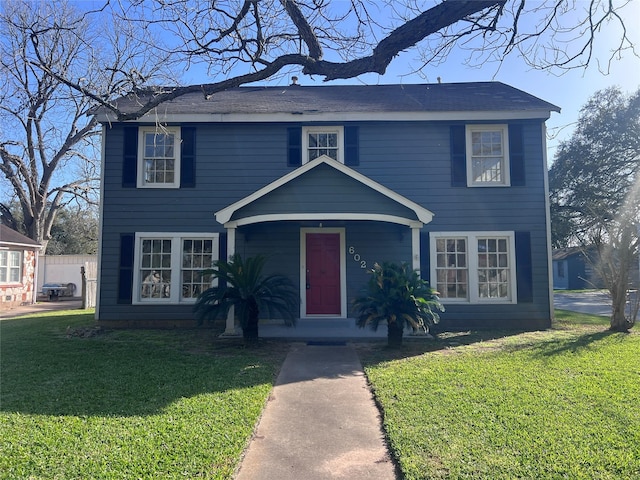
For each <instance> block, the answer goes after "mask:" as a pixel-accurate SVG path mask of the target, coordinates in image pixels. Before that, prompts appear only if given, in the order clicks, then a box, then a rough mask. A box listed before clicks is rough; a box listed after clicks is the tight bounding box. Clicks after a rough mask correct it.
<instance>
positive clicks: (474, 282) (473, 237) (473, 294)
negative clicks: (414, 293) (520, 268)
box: [429, 231, 518, 304]
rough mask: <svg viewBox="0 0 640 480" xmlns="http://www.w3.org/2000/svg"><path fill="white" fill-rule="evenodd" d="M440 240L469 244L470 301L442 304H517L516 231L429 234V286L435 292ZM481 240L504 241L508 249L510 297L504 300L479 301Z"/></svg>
mask: <svg viewBox="0 0 640 480" xmlns="http://www.w3.org/2000/svg"><path fill="white" fill-rule="evenodd" d="M440 238H456V239H460V238H464V239H466V242H467V269H468V270H467V271H468V273H467V281H468V286H467V298H441V301H442V302H443V303H450V304H453V303H463V304H496V303H498V304H515V303H517V302H518V298H517V274H516V242H515V234H514V232H513V231H487V232H482V231H474V232H430V233H429V259H430V265H431V267H430V276H431V281H430V282H429V283H430V284H431V285H432V286H433V288H437V251H436V240H438V239H440ZM480 238H498V239H501V238H505V239H506V240H507V248H508V250H509V251H508V263H509V282H508V287H509V294H508V296H507V297H505V298H485V297H480V295H479V292H478V288H479V280H478V269H479V267H478V239H480Z"/></svg>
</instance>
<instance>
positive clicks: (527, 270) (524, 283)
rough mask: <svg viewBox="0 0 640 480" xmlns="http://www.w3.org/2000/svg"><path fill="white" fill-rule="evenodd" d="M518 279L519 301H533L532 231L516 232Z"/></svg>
mask: <svg viewBox="0 0 640 480" xmlns="http://www.w3.org/2000/svg"><path fill="white" fill-rule="evenodd" d="M515 235H516V236H515V240H516V275H517V276H516V280H517V283H518V303H531V302H533V263H532V261H531V233H530V232H516V234H515Z"/></svg>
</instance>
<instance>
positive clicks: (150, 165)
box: [138, 127, 180, 188]
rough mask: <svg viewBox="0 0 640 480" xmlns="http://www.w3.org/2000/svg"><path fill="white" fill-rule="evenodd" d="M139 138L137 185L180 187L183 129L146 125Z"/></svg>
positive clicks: (141, 129)
mask: <svg viewBox="0 0 640 480" xmlns="http://www.w3.org/2000/svg"><path fill="white" fill-rule="evenodd" d="M139 135H140V137H139V141H138V145H139V147H138V187H152V188H179V187H180V129H179V128H177V127H148V128H147V127H143V128H140V131H139Z"/></svg>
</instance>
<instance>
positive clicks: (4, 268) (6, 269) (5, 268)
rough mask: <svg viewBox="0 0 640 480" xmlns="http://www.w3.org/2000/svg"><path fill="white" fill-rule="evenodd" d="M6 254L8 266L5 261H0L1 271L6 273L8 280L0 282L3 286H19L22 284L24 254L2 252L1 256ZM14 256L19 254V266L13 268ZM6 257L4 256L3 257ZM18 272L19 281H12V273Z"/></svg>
mask: <svg viewBox="0 0 640 480" xmlns="http://www.w3.org/2000/svg"><path fill="white" fill-rule="evenodd" d="M5 253H6V259H7V260H6V265H4V263H5V262H4V261H0V270H2V271H4V272H5V276H4V277H5V278H6V280H0V284H1V285H18V284H21V283H22V265H23V262H24V254H23V252H22V251H21V250H2V251H1V252H0V254H5ZM12 254H14V255H15V254H17V255H18V265H17V266H12V265H11V256H12ZM3 256H4V255H3ZM16 269H17V270H18V280H11V271H12V270H16ZM1 278H2V276H0V279H1Z"/></svg>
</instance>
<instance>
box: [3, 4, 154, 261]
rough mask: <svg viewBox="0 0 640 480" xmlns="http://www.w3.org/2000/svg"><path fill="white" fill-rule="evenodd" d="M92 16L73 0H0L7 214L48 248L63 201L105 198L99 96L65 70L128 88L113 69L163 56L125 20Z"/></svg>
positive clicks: (103, 85)
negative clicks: (103, 21)
mask: <svg viewBox="0 0 640 480" xmlns="http://www.w3.org/2000/svg"><path fill="white" fill-rule="evenodd" d="M90 18H93V17H92V16H91V13H90V12H80V11H78V10H76V9H74V8H72V7H71V6H70V5H68V4H66V3H65V2H51V3H49V2H39V1H27V0H6V1H3V2H0V31H2V35H1V36H0V85H1V86H2V88H0V121H1V122H2V127H1V130H0V172H1V173H2V174H3V175H2V176H1V177H0V185H2V187H3V188H2V195H1V196H0V217H1V219H2V222H3V223H5V224H7V225H9V226H10V227H11V228H14V229H16V230H19V231H22V232H24V233H25V234H26V235H27V236H29V237H30V238H32V239H33V240H35V241H37V242H39V243H40V244H42V246H43V250H45V249H46V247H47V243H48V241H49V239H50V238H51V228H52V226H53V225H54V224H55V220H56V216H57V215H58V212H59V211H60V210H61V209H64V207H65V206H66V205H69V204H70V203H71V202H74V201H78V200H80V201H81V202H89V203H96V202H97V201H98V178H99V159H100V147H99V141H98V139H99V130H98V129H97V122H96V119H95V117H94V116H93V115H92V114H91V108H92V107H93V106H95V105H96V103H95V101H94V100H92V99H91V98H89V97H86V96H84V95H82V94H80V93H79V92H78V91H77V90H76V89H74V88H72V87H70V86H69V85H68V84H67V83H65V82H64V81H62V79H61V77H64V78H67V79H74V81H75V82H76V83H79V84H81V85H83V86H85V87H86V88H89V89H92V90H96V91H100V92H103V93H104V94H106V95H107V96H111V97H113V96H117V95H122V94H124V93H126V91H128V90H126V91H125V90H122V89H121V87H122V86H123V84H122V82H121V81H120V80H119V78H117V77H118V75H117V74H115V73H114V71H113V70H114V69H115V68H119V69H123V68H126V67H129V66H130V67H131V68H132V69H133V66H138V65H144V66H145V67H146V69H147V71H151V72H153V71H154V70H153V69H154V66H155V65H157V63H154V62H150V61H148V59H147V58H145V56H144V55H141V54H139V53H138V51H145V50H146V47H144V46H141V47H139V48H138V49H136V47H135V44H134V43H132V40H131V39H130V38H128V37H127V38H123V37H121V36H119V35H122V32H121V31H120V30H119V29H118V28H117V22H116V23H113V24H112V25H111V27H110V28H105V26H104V25H100V26H99V28H98V26H96V25H94V24H92V22H91V21H90ZM116 32H118V33H116ZM111 33H113V35H112V34H111ZM155 60H157V58H156V59H155ZM51 71H55V72H56V75H52V74H51V73H50V72H51ZM149 77H150V78H152V77H151V75H149ZM129 87H130V85H129V84H127V85H126V88H127V89H128V88H129ZM5 186H8V187H9V188H6V189H5ZM15 202H17V203H18V204H19V212H20V215H15V209H12V208H11V205H12V203H15Z"/></svg>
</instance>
